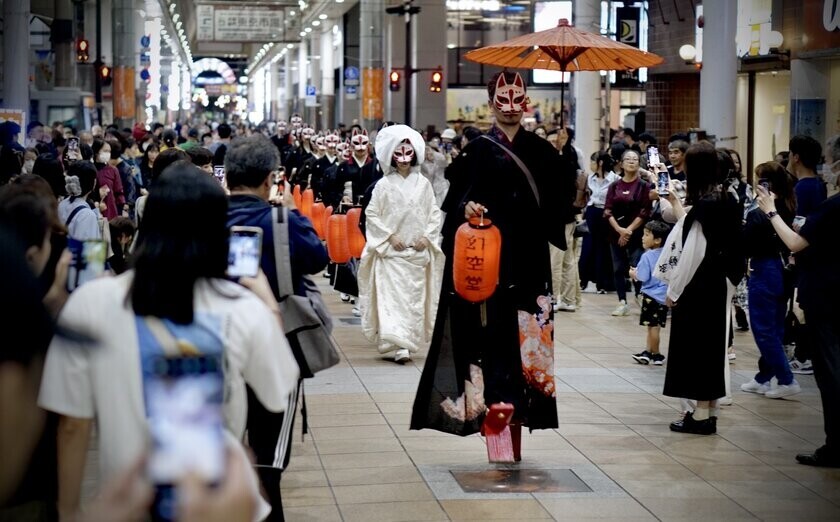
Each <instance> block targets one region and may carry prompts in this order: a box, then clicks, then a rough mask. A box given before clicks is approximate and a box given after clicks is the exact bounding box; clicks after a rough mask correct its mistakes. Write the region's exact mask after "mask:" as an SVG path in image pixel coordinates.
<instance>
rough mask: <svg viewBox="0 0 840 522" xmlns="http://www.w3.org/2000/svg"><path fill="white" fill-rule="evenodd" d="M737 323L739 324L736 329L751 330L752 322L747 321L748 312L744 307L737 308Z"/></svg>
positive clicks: (741, 330)
mask: <svg viewBox="0 0 840 522" xmlns="http://www.w3.org/2000/svg"><path fill="white" fill-rule="evenodd" d="M735 324H736V325H737V327H736V328H735V329H736V330H738V331H739V332H749V331H750V323H748V322H747V313H746V312H744V309H743V308H736V309H735Z"/></svg>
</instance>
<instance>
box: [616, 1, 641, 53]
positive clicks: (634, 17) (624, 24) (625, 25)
mask: <svg viewBox="0 0 840 522" xmlns="http://www.w3.org/2000/svg"><path fill="white" fill-rule="evenodd" d="M615 12H616V22H617V23H616V27H617V29H618V41H619V42H621V43H623V44H627V45H632V46H633V47H637V48H638V47H639V24H640V20H641V10H640V9H639V8H638V7H619V8H617V9H616V10H615Z"/></svg>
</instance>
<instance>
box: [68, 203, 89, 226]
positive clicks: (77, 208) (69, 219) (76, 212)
mask: <svg viewBox="0 0 840 522" xmlns="http://www.w3.org/2000/svg"><path fill="white" fill-rule="evenodd" d="M86 206H87V203H85V204H84V205H79V206H78V207H76V208H74V209H73V212H70V215H69V216H67V221H65V222H64V226H65V227H69V226H70V222H71V221H73V218H74V217H76V214H78V213H79V212H81V211H82V210H84V208H85V207H86Z"/></svg>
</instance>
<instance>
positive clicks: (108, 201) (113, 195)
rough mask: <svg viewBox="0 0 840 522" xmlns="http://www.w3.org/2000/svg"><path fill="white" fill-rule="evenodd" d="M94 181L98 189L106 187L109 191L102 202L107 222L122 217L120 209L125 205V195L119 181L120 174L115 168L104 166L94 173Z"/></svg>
mask: <svg viewBox="0 0 840 522" xmlns="http://www.w3.org/2000/svg"><path fill="white" fill-rule="evenodd" d="M96 181H97V182H98V183H99V186H100V187H104V186H107V187H108V188H109V189H111V191H110V192H109V193H108V195H107V196H105V199H104V200H103V201H102V202H103V203H105V206H106V208H105V212H103V215H104V216H105V219H107V220H108V221H110V220H112V219H114V218H115V217H117V216H121V215H122V207H123V205H125V194H124V193H123V185H122V180H121V179H120V172H119V171H118V170H117V169H116V167H112V166H111V165H105V166H104V167H102V168H101V169H99V172H97V173H96Z"/></svg>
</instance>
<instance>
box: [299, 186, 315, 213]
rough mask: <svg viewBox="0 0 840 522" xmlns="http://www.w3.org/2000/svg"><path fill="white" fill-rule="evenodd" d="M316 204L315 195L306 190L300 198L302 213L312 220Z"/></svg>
mask: <svg viewBox="0 0 840 522" xmlns="http://www.w3.org/2000/svg"><path fill="white" fill-rule="evenodd" d="M314 204H315V193H314V192H312V189H309V188H308V189H306V190H304V191H303V194H302V195H301V198H300V213H301V214H303V215H304V216H306V217H308V218H309V219H310V221H311V220H312V205H314Z"/></svg>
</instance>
